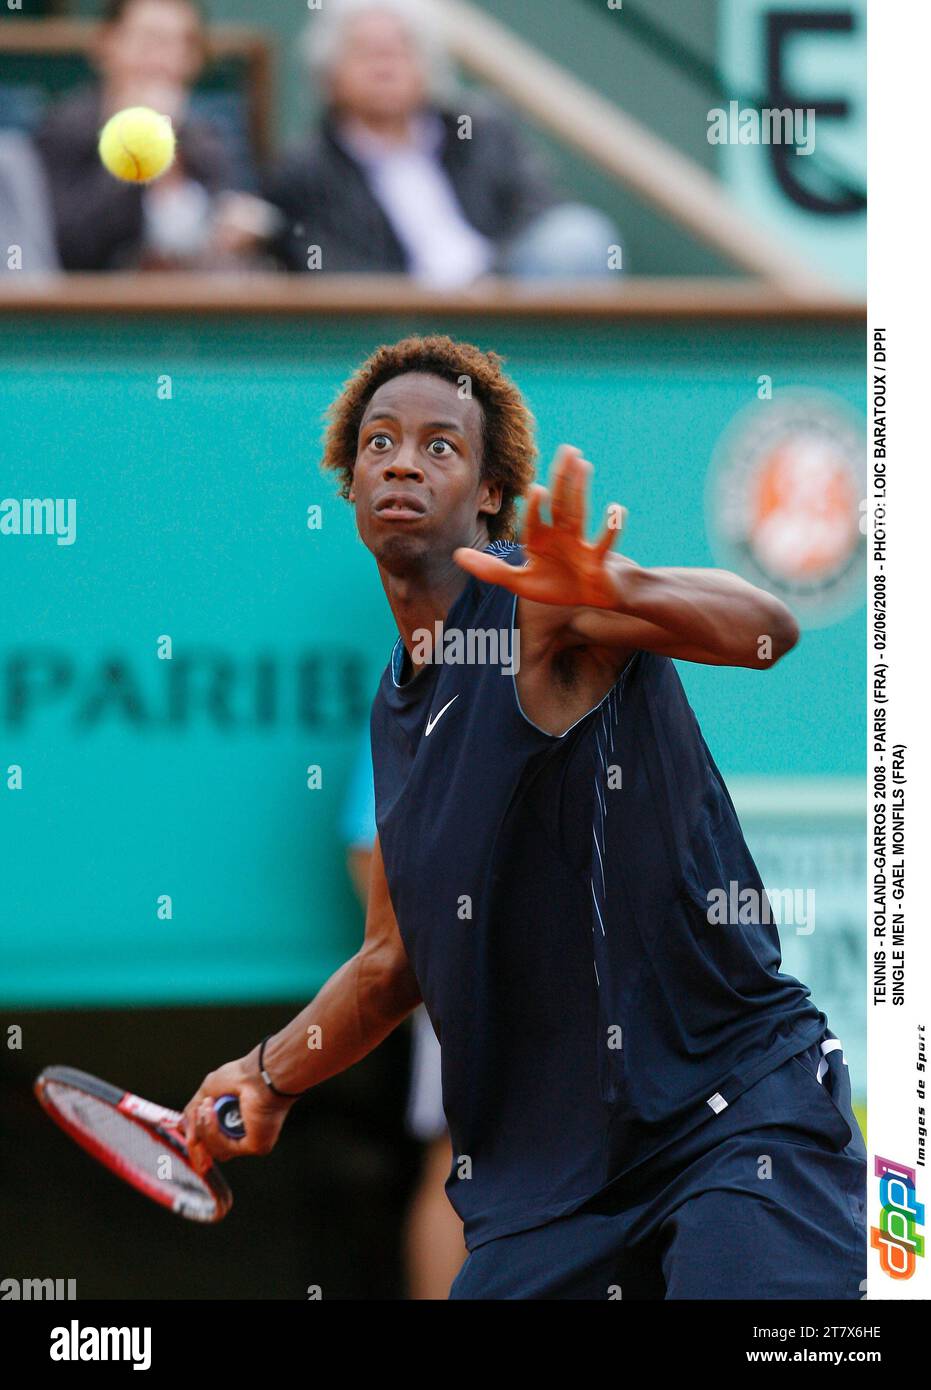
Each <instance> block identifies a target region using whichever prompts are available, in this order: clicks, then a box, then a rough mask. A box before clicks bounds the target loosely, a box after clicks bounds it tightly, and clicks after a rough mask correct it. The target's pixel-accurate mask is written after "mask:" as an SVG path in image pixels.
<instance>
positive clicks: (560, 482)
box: [550, 444, 579, 527]
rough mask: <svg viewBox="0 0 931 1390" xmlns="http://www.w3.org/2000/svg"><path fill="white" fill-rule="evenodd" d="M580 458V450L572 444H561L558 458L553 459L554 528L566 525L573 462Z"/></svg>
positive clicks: (552, 516) (551, 492)
mask: <svg viewBox="0 0 931 1390" xmlns="http://www.w3.org/2000/svg"><path fill="white" fill-rule="evenodd" d="M578 457H579V450H578V449H576V448H575V447H574V446H573V445H572V444H560V446H559V448H558V449H557V450H556V457H555V458H554V459H553V467H552V471H551V473H550V494H551V496H552V501H551V503H550V516H551V518H552V521H553V525H554V526H559V527H562V526H564V525H565V524H566V521H565V518H566V508H567V506H568V505H569V489H570V486H571V477H570V475H571V470H572V463H573V460H574V459H576V458H578Z"/></svg>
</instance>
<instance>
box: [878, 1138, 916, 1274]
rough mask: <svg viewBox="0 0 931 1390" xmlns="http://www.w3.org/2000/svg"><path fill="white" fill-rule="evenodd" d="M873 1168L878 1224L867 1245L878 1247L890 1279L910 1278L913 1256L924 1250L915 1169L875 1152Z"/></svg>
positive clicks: (880, 1260) (880, 1265) (913, 1268)
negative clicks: (877, 1189)
mask: <svg viewBox="0 0 931 1390" xmlns="http://www.w3.org/2000/svg"><path fill="white" fill-rule="evenodd" d="M873 1172H874V1174H875V1176H876V1177H877V1178H879V1201H880V1205H881V1207H882V1210H881V1212H880V1214H879V1225H878V1226H873V1227H872V1229H871V1230H870V1245H871V1246H872V1247H873V1249H874V1250H878V1251H879V1267H880V1269H881V1270H882V1271H883V1273H884V1274H888V1275H889V1277H890V1279H911V1277H912V1275H913V1274H914V1273H915V1260H916V1259H917V1257H918V1256H919V1255H922V1256H923V1255H924V1253H925V1238H924V1236H920V1235H919V1234H918V1231H917V1228H918V1227H919V1226H923V1225H924V1224H925V1209H924V1204H923V1203H922V1202H919V1201H917V1200H916V1197H915V1170H914V1168H906V1167H904V1166H903V1165H902V1164H901V1163H893V1162H891V1161H890V1160H889V1159H888V1158H880V1157H879V1155H878V1154H877V1155H876V1158H875V1160H874V1168H873Z"/></svg>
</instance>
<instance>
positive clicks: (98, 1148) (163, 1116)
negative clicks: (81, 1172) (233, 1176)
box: [33, 1066, 233, 1224]
mask: <svg viewBox="0 0 931 1390" xmlns="http://www.w3.org/2000/svg"><path fill="white" fill-rule="evenodd" d="M49 1083H54V1084H56V1085H60V1086H70V1087H71V1088H72V1089H73V1090H76V1091H80V1092H81V1093H82V1094H84V1095H88V1096H92V1097H93V1098H94V1099H95V1100H99V1101H102V1102H103V1103H104V1104H106V1105H109V1106H111V1107H112V1109H114V1110H116V1111H118V1112H119V1114H121V1115H122V1116H123V1118H124V1119H126V1120H129V1121H130V1122H131V1123H132V1124H135V1125H138V1126H139V1128H140V1129H141V1130H143V1131H144V1132H145V1133H146V1134H148V1135H149V1136H150V1137H151V1136H156V1137H157V1138H158V1139H160V1140H162V1141H163V1142H164V1143H165V1145H166V1146H167V1147H168V1148H170V1149H172V1150H173V1151H174V1153H175V1154H176V1155H177V1157H178V1158H180V1159H181V1161H182V1162H183V1163H185V1164H186V1165H187V1166H188V1167H189V1168H191V1172H193V1173H195V1176H196V1177H197V1178H198V1180H199V1181H200V1182H202V1183H203V1184H204V1186H205V1187H206V1188H208V1189H209V1191H210V1194H211V1196H212V1197H213V1199H214V1202H215V1210H214V1212H213V1213H212V1214H210V1213H208V1212H206V1211H204V1210H202V1209H201V1208H200V1207H199V1206H198V1205H197V1204H196V1203H194V1202H191V1201H190V1200H189V1199H186V1198H185V1196H184V1194H183V1193H181V1192H178V1191H172V1189H171V1188H170V1187H169V1186H168V1185H167V1184H166V1183H163V1182H161V1181H160V1180H159V1179H158V1178H153V1177H150V1176H149V1175H148V1174H146V1173H145V1172H143V1171H141V1170H139V1169H137V1168H135V1167H133V1166H132V1165H130V1164H129V1163H127V1162H126V1161H124V1160H121V1158H120V1157H119V1155H117V1154H115V1153H114V1152H113V1150H112V1149H110V1148H109V1147H108V1146H107V1145H106V1144H104V1143H103V1142H102V1141H100V1140H97V1139H94V1138H93V1136H92V1135H90V1134H87V1133H85V1131H84V1130H83V1129H81V1127H80V1126H79V1125H76V1124H74V1123H73V1121H71V1120H70V1119H69V1118H68V1117H67V1116H66V1115H64V1114H62V1112H61V1111H60V1110H59V1108H58V1105H57V1104H56V1102H55V1101H54V1100H53V1099H52V1097H51V1096H50V1095H49V1094H48V1093H47V1089H46V1088H47V1086H48V1085H49ZM33 1091H34V1092H35V1095H36V1099H37V1100H38V1102H39V1104H40V1105H41V1106H42V1108H43V1110H44V1111H45V1112H46V1114H47V1115H48V1116H49V1118H50V1119H52V1120H54V1122H55V1124H56V1125H58V1127H59V1129H62V1130H64V1132H65V1133H66V1134H67V1135H68V1136H69V1137H70V1138H71V1139H73V1140H74V1142H75V1143H76V1144H78V1145H79V1146H80V1147H81V1148H82V1149H84V1150H85V1152H86V1153H89V1154H90V1155H91V1157H92V1158H96V1159H97V1161H98V1162H99V1163H101V1164H102V1165H103V1166H104V1167H105V1168H108V1169H109V1170H110V1172H111V1173H114V1174H115V1175H116V1176H117V1177H118V1178H121V1179H122V1180H123V1181H124V1182H126V1183H129V1185H130V1186H131V1187H135V1188H136V1190H137V1191H139V1192H142V1193H143V1194H144V1195H145V1196H146V1197H149V1198H151V1200H152V1201H153V1202H157V1203H158V1204H159V1206H163V1207H167V1209H168V1210H169V1211H173V1212H175V1213H176V1214H177V1215H178V1216H183V1217H186V1218H187V1220H189V1221H200V1222H204V1223H207V1224H213V1223H214V1222H217V1221H221V1220H222V1219H223V1217H224V1216H225V1215H226V1213H227V1212H228V1211H229V1209H230V1207H231V1206H232V1205H233V1194H232V1192H231V1191H230V1188H229V1184H228V1183H227V1181H226V1179H225V1178H224V1177H223V1174H222V1173H221V1172H220V1170H219V1168H217V1167H216V1165H215V1164H211V1165H210V1167H209V1168H207V1170H206V1171H205V1172H203V1173H198V1172H196V1170H195V1169H194V1168H193V1167H191V1163H190V1158H189V1155H188V1150H187V1145H186V1144H185V1142H184V1135H183V1134H182V1132H181V1128H180V1126H181V1120H182V1118H183V1117H182V1115H181V1114H180V1112H179V1111H177V1110H170V1109H168V1107H167V1106H164V1105H156V1104H155V1102H154V1101H150V1100H145V1099H143V1097H142V1096H137V1095H136V1094H135V1092H133V1091H123V1090H121V1089H120V1088H119V1087H118V1086H113V1085H111V1084H110V1082H108V1081H102V1080H101V1079H100V1077H99V1076H92V1075H91V1074H90V1073H89V1072H86V1071H79V1070H78V1069H77V1067H65V1066H52V1067H46V1068H45V1069H44V1070H43V1071H42V1072H41V1073H40V1075H39V1076H38V1077H36V1080H35V1083H34V1085H33Z"/></svg>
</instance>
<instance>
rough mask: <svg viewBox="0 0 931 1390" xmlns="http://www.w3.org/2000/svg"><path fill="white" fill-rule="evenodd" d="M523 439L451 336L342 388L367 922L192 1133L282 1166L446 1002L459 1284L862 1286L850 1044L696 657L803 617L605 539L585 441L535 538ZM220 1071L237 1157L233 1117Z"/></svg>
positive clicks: (789, 636)
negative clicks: (362, 711) (682, 664)
mask: <svg viewBox="0 0 931 1390" xmlns="http://www.w3.org/2000/svg"><path fill="white" fill-rule="evenodd" d="M533 459H534V444H533V436H532V420H531V417H530V414H529V412H528V410H527V408H526V406H525V405H524V403H523V401H522V399H521V397H520V395H519V393H518V391H517V389H516V388H515V386H514V385H513V383H511V382H510V381H509V380H508V379H507V378H506V377H505V376H504V375H503V373H502V371H501V363H500V359H499V358H498V357H497V356H496V355H495V354H493V353H485V352H482V351H480V350H479V349H477V348H475V347H473V346H471V345H468V344H464V343H455V342H453V341H451V340H450V339H448V338H445V337H429V338H408V339H406V340H404V341H403V342H400V343H397V344H395V345H394V346H390V347H382V348H380V349H379V350H378V351H377V352H376V353H374V355H373V356H372V357H371V358H370V359H369V360H368V361H367V362H365V364H364V365H363V366H362V367H361V369H360V370H359V371H358V372H357V373H356V375H355V376H354V377H353V378H352V379H351V380H350V382H349V383H348V385H347V386H346V387H345V389H344V390H343V392H342V394H341V395H340V397H339V399H338V400H337V401H336V403H335V405H334V407H333V409H332V412H331V420H330V426H329V431H328V436H327V443H326V451H325V456H324V460H323V463H324V467H325V468H328V469H332V470H333V471H334V472H335V473H336V474H337V475H338V477H339V479H340V481H341V489H342V493H343V495H344V496H346V497H347V498H348V499H349V501H350V502H351V503H352V504H353V505H354V507H355V514H356V521H357V525H358V529H359V534H360V536H361V538H362V540H363V541H364V543H365V544H366V546H367V547H368V548H369V550H371V552H372V554H373V556H374V558H375V562H376V565H377V566H378V571H379V575H380V577H381V580H382V584H383V586H384V590H385V594H386V597H387V599H388V603H389V605H390V607H391V610H392V613H393V615H394V618H395V621H396V622H397V626H398V632H399V636H398V639H397V642H396V644H395V646H394V649H393V651H392V653H391V658H390V661H389V662H388V665H387V668H386V670H385V672H384V675H383V677H382V680H381V684H380V687H379V690H378V693H377V696H376V699H375V702H374V705H373V709H372V719H371V733H372V753H373V760H374V770H375V795H376V819H377V826H378V840H377V841H376V845H375V851H374V854H373V866H372V877H371V886H370V893H369V908H368V914H367V921H366V934H365V941H364V944H363V946H362V947H361V948H360V950H359V952H358V953H357V954H356V955H355V956H353V957H352V959H351V960H349V961H348V962H347V963H346V964H345V965H343V966H342V967H341V969H339V970H338V971H337V972H336V973H335V974H334V975H333V976H332V978H331V979H330V980H329V981H328V983H327V984H326V985H325V986H324V987H323V989H322V990H321V991H320V993H319V994H318V995H317V997H316V998H315V999H314V1000H313V1001H312V1002H311V1003H310V1004H308V1006H307V1007H306V1008H305V1009H304V1010H303V1011H302V1012H301V1013H300V1014H298V1015H297V1017H296V1018H294V1019H293V1020H292V1021H291V1022H290V1023H289V1024H288V1025H287V1026H286V1027H284V1028H282V1029H281V1031H280V1032H279V1033H276V1034H274V1035H273V1036H271V1037H269V1038H266V1039H265V1040H264V1042H263V1043H261V1044H259V1045H257V1046H256V1047H255V1048H253V1050H252V1051H251V1052H249V1053H248V1054H247V1055H246V1056H245V1057H243V1058H241V1059H239V1060H237V1061H234V1062H231V1063H228V1064H226V1065H224V1066H222V1067H220V1068H219V1069H218V1070H217V1071H214V1072H211V1073H210V1074H209V1075H208V1076H207V1077H206V1078H205V1079H204V1081H203V1083H202V1084H201V1086H200V1088H199V1089H198V1091H197V1092H196V1094H195V1095H194V1096H193V1097H192V1099H191V1101H190V1102H189V1104H188V1106H187V1108H186V1110H185V1122H186V1126H187V1132H188V1134H189V1135H190V1136H191V1147H192V1153H193V1155H194V1157H195V1160H196V1162H198V1163H199V1164H203V1163H205V1162H206V1161H207V1157H208V1155H212V1156H213V1157H215V1158H218V1159H229V1158H232V1157H234V1156H235V1155H236V1154H239V1153H251V1154H265V1153H268V1152H269V1150H270V1149H271V1148H272V1147H273V1145H274V1144H275V1142H276V1140H277V1138H278V1135H279V1132H280V1130H281V1127H282V1125H283V1123H284V1120H285V1117H286V1115H287V1114H288V1111H289V1109H290V1107H291V1106H292V1105H293V1104H294V1101H295V1099H296V1097H297V1096H299V1095H300V1094H301V1093H303V1092H304V1091H306V1090H307V1089H308V1088H309V1087H312V1086H314V1085H316V1084H317V1083H319V1082H320V1081H322V1080H324V1079H325V1078H326V1077H328V1076H331V1075H332V1074H333V1073H335V1072H338V1071H341V1070H342V1069H344V1068H345V1067H348V1066H350V1065H352V1063H353V1062H355V1061H357V1060H358V1059H359V1058H360V1057H362V1056H364V1055H365V1054H366V1053H367V1052H369V1051H370V1050H371V1049H372V1048H373V1047H375V1046H376V1045H377V1044H378V1043H379V1042H380V1041H381V1040H382V1039H383V1038H384V1037H385V1036H386V1035H387V1034H388V1033H389V1032H390V1031H391V1030H392V1029H393V1028H395V1027H396V1026H397V1025H398V1023H399V1022H400V1021H401V1020H402V1019H403V1018H404V1017H405V1016H406V1015H407V1014H409V1013H410V1012H411V1010H413V1009H414V1008H416V1006H417V1005H418V1003H419V1002H420V1001H421V1000H423V1002H424V1004H425V1005H426V1009H427V1012H428V1013H429V1016H430V1019H431V1022H432V1024H433V1027H434V1029H435V1031H436V1034H437V1037H438V1038H439V1041H440V1044H441V1049H442V1079H443V1100H444V1107H445V1111H446V1116H447V1120H448V1122H449V1128H450V1132H451V1136H452V1143H453V1162H452V1168H451V1171H450V1174H449V1178H448V1181H447V1184H446V1188H447V1193H448V1195H449V1199H450V1201H451V1202H452V1204H453V1206H454V1207H455V1209H456V1211H457V1212H458V1213H459V1215H460V1217H461V1218H462V1220H463V1223H464V1228H465V1237H466V1244H467V1247H468V1250H469V1255H468V1258H467V1259H466V1261H465V1264H464V1265H463V1268H462V1270H461V1271H460V1273H459V1275H458V1276H457V1278H456V1280H455V1282H454V1284H453V1286H452V1290H451V1293H450V1297H451V1298H459V1299H489V1298H542V1299H550V1298H552V1299H613V1298H634V1299H663V1298H667V1299H724V1298H734V1299H738V1298H739V1299H780V1298H815V1299H852V1298H858V1297H860V1296H861V1295H862V1293H863V1288H862V1287H861V1281H863V1280H864V1277H865V1266H866V1237H865V1172H866V1167H865V1150H864V1145H863V1141H862V1138H861V1135H860V1133H859V1129H858V1126H857V1123H856V1120H855V1118H854V1116H853V1114H852V1111H851V1105H850V1086H849V1081H848V1077H847V1069H846V1065H845V1064H844V1061H843V1052H842V1049H841V1044H840V1042H839V1041H838V1039H837V1038H835V1037H834V1035H833V1034H832V1033H831V1031H830V1030H829V1029H828V1027H827V1020H826V1018H825V1016H824V1014H822V1013H820V1012H819V1010H818V1009H817V1008H816V1007H815V1005H814V1004H813V1003H812V1001H811V999H810V996H809V991H808V990H807V989H806V988H805V987H804V986H803V985H802V984H800V983H799V981H798V980H795V979H793V978H791V977H790V976H788V975H785V974H782V973H781V972H780V969H779V966H780V950H779V940H778V933H777V930H776V926H775V924H774V922H773V919H772V912H771V908H770V904H769V901H768V899H767V897H766V893H765V890H764V888H763V884H762V882H761V880H760V876H759V873H758V872H757V869H756V866H755V864H754V862H753V860H752V858H751V856H750V853H749V851H748V849H747V846H746V843H745V841H744V838H743V835H742V833H741V830H740V826H739V824H738V820H737V816H736V814H735V811H734V807H733V804H732V802H731V799H730V797H729V795H728V792H727V790H726V788H725V786H724V783H723V781H722V779H721V775H720V773H719V771H718V769H717V767H716V765H715V763H714V761H713V759H712V756H711V754H710V752H709V750H708V748H707V746H706V744H705V742H704V739H703V738H702V735H701V732H700V730H699V727H698V724H697V722H696V719H695V716H694V714H693V712H692V710H691V708H690V707H689V704H688V702H687V700H686V697H685V694H684V691H683V688H682V685H681V683H680V680H679V677H678V674H677V672H676V668H675V665H674V660H680V661H693V662H701V663H704V664H707V665H713V666H738V667H746V668H748V669H750V670H754V671H759V672H764V671H767V670H768V669H769V668H770V667H771V666H773V665H774V664H775V662H776V661H778V660H779V659H780V658H781V657H783V656H784V655H785V653H786V652H788V651H789V650H790V649H791V648H792V647H793V646H794V644H795V642H796V640H797V637H798V632H797V628H796V624H795V622H794V620H793V618H792V616H791V614H790V613H789V612H788V610H787V609H786V608H785V607H784V606H783V604H782V603H780V602H778V601H777V600H776V599H775V598H773V597H772V596H771V595H769V594H767V593H764V592H763V591H761V590H760V589H757V588H754V587H753V586H752V585H750V584H748V583H746V582H744V581H743V580H742V579H740V578H738V577H737V576H736V575H733V574H729V573H726V572H723V571H720V570H710V569H679V568H668V569H667V568H659V569H647V568H641V567H640V566H639V565H637V564H636V563H634V561H632V560H631V559H629V558H627V557H625V556H622V555H621V554H619V553H618V550H617V548H616V541H617V538H618V532H619V529H620V527H619V525H618V522H619V521H620V520H621V519H622V516H623V509H621V508H620V507H612V508H609V512H608V520H607V524H606V525H605V528H604V530H603V532H602V533H601V535H600V537H599V539H598V540H597V541H596V542H594V543H590V542H589V541H588V540H587V539H586V516H585V510H586V495H587V490H588V485H589V480H590V476H591V466H590V464H588V463H587V462H586V461H585V460H584V459H583V458H582V457H581V455H580V453H579V452H578V450H576V449H572V448H569V447H564V448H562V449H560V450H559V452H558V454H557V457H556V460H555V464H554V467H553V472H552V479H551V487H550V491H549V492H547V491H546V490H545V489H542V488H540V487H534V488H533V489H532V490H530V495H529V501H528V506H527V512H526V520H525V524H524V530H523V540H522V544H521V545H517V544H515V543H514V541H513V540H512V536H513V534H514V527H515V504H516V502H517V499H518V497H520V496H521V495H522V494H524V493H526V492H527V491H528V489H530V487H531V482H532V477H533ZM547 511H548V517H547V516H546V512H547ZM613 547H615V548H613ZM428 637H429V638H430V639H432V646H431V644H430V642H429V641H428V640H427V638H428ZM229 1091H233V1092H236V1093H238V1095H239V1097H240V1101H241V1106H242V1114H243V1119H244V1122H245V1125H246V1129H247V1137H246V1138H245V1139H244V1140H242V1141H239V1142H238V1143H237V1142H236V1141H232V1140H229V1139H226V1138H225V1137H224V1136H223V1135H222V1133H221V1132H220V1130H219V1129H218V1127H217V1123H216V1120H215V1118H214V1116H213V1112H212V1108H211V1103H210V1102H211V1098H214V1097H217V1096H219V1095H222V1094H223V1093H225V1092H229Z"/></svg>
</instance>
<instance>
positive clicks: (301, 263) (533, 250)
mask: <svg viewBox="0 0 931 1390" xmlns="http://www.w3.org/2000/svg"><path fill="white" fill-rule="evenodd" d="M306 49H307V57H308V60H309V63H310V68H311V73H312V75H313V78H314V80H315V82H316V83H317V89H318V93H319V94H320V95H321V96H322V98H323V102H324V113H323V118H322V121H321V124H320V128H319V130H318V132H317V133H316V135H315V137H314V138H313V140H312V142H311V143H310V145H309V147H307V146H305V147H303V148H301V149H298V150H296V151H295V152H294V153H293V155H292V156H291V157H290V158H289V159H288V160H286V161H285V163H284V164H283V166H282V167H281V168H280V170H279V171H278V173H277V175H276V176H275V177H274V178H273V179H272V180H271V182H270V184H269V187H268V197H269V199H270V200H271V201H272V202H273V203H275V204H276V205H277V206H278V207H279V208H280V209H281V211H282V214H283V216H284V219H285V221H286V224H287V225H286V230H285V232H284V233H282V235H281V236H280V237H279V239H278V241H277V244H276V246H275V251H276V254H277V255H278V257H279V258H280V259H281V261H282V262H283V264H284V265H285V266H286V267H287V268H288V269H290V270H313V269H322V270H324V271H373V272H407V273H408V274H410V275H412V276H414V277H415V278H416V279H417V280H419V281H421V282H423V283H425V284H429V285H433V286H436V287H448V288H452V287H454V286H456V285H463V284H468V283H469V282H470V281H472V280H475V279H476V278H478V277H479V276H481V275H485V274H488V273H495V272H498V273H503V274H514V275H553V276H573V275H586V274H602V273H606V272H607V270H608V257H609V247H610V246H611V245H612V244H615V243H616V242H617V231H616V229H615V227H614V226H613V224H612V223H611V222H610V220H609V219H608V218H607V217H606V216H605V215H604V214H603V213H600V212H598V211H596V210H595V209H593V208H588V207H585V206H582V205H579V204H566V203H560V202H559V200H558V199H557V197H556V195H555V193H554V192H553V190H552V188H551V187H550V184H549V181H548V179H547V177H546V176H545V174H544V172H543V170H542V168H541V166H540V163H539V159H538V157H537V156H536V155H535V154H534V153H533V152H532V151H531V150H530V149H528V148H527V147H526V146H525V144H524V142H523V141H522V140H521V139H520V138H519V135H518V132H517V130H516V129H515V127H514V125H513V124H512V123H511V122H510V121H509V120H508V119H507V117H506V116H505V115H504V114H503V113H502V112H501V111H499V110H497V109H495V107H494V106H493V105H492V104H491V103H490V102H489V101H488V100H487V98H484V99H483V98H479V97H478V96H476V95H475V94H474V93H472V92H469V93H468V94H464V93H461V94H460V95H459V96H458V97H457V96H456V89H455V86H454V84H453V80H452V76H451V69H450V66H449V62H448V59H447V56H446V54H445V52H444V50H443V48H442V45H441V44H440V43H439V41H438V39H437V37H436V35H435V34H434V32H433V28H432V16H431V14H430V12H429V11H427V10H425V9H424V8H423V7H422V6H421V4H420V3H419V0H327V3H326V4H325V5H324V6H323V8H322V9H321V10H320V12H319V14H315V15H314V17H313V18H312V19H311V20H310V24H309V27H308V31H307V39H306ZM456 101H458V103H459V105H458V106H457V105H456V104H455V102H456ZM464 117H468V118H469V120H468V121H467V120H464V119H463V118H464ZM315 248H319V252H318V251H317V250H316V249H315Z"/></svg>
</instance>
